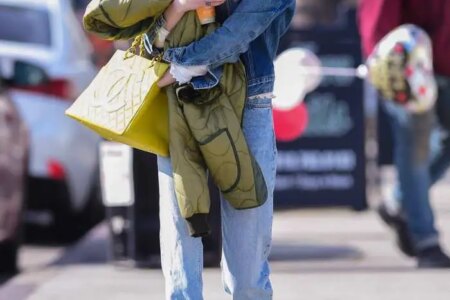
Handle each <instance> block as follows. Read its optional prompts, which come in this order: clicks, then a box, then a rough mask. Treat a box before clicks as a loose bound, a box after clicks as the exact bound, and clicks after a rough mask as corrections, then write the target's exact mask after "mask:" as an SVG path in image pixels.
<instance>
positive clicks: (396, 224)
mask: <svg viewBox="0 0 450 300" xmlns="http://www.w3.org/2000/svg"><path fill="white" fill-rule="evenodd" d="M377 212H378V215H379V216H380V218H381V220H383V222H384V223H386V225H388V226H389V227H390V228H391V229H392V230H393V231H394V232H395V235H396V239H397V246H398V247H399V249H400V250H401V251H402V252H403V253H404V254H405V255H407V256H411V257H414V256H416V253H415V251H414V244H413V241H412V238H411V235H410V233H409V230H408V223H407V222H406V218H405V217H404V216H402V215H401V214H391V213H390V212H389V211H388V209H387V208H386V206H385V205H384V204H381V205H380V206H379V207H378V209H377Z"/></svg>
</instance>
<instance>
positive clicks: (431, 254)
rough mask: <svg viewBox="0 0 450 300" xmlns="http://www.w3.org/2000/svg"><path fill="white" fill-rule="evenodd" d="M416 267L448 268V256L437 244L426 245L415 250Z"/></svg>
mask: <svg viewBox="0 0 450 300" xmlns="http://www.w3.org/2000/svg"><path fill="white" fill-rule="evenodd" d="M417 267H418V268H419V269H427V268H450V257H448V256H447V254H445V253H444V251H442V249H441V247H440V246H439V245H436V246H432V247H428V248H425V249H422V250H420V251H417Z"/></svg>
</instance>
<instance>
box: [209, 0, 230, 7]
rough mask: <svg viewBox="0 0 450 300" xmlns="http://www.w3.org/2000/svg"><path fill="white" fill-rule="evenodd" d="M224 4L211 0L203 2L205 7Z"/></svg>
mask: <svg viewBox="0 0 450 300" xmlns="http://www.w3.org/2000/svg"><path fill="white" fill-rule="evenodd" d="M224 3H225V0H211V1H205V6H219V5H222V4H224ZM208 4H209V5H208Z"/></svg>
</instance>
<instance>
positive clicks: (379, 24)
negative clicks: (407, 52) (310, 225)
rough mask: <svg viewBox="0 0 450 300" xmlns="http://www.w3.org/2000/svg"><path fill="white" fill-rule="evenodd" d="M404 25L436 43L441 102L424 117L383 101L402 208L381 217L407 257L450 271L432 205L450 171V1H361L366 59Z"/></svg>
mask: <svg viewBox="0 0 450 300" xmlns="http://www.w3.org/2000/svg"><path fill="white" fill-rule="evenodd" d="M402 24H414V25H417V26H419V27H421V28H422V29H424V30H425V31H426V32H427V33H428V35H429V36H430V38H431V40H432V44H433V60H434V70H435V73H436V76H435V77H436V82H437V84H438V99H437V102H436V105H435V108H434V109H432V110H430V111H428V112H426V113H422V114H412V113H409V112H408V111H406V110H405V109H403V108H402V107H400V106H398V105H396V104H394V103H393V101H383V102H384V104H383V105H384V108H385V110H386V112H387V114H388V116H389V119H390V123H391V127H392V130H393V138H394V163H395V167H396V169H397V172H398V178H399V182H398V188H397V191H396V193H395V199H396V200H398V202H399V204H400V205H399V206H398V207H399V209H398V210H395V209H392V207H394V206H392V205H386V203H384V204H382V205H381V206H380V207H379V209H378V212H379V214H380V216H381V217H382V219H383V220H384V221H385V222H386V223H387V224H388V225H390V226H391V227H392V228H393V229H394V230H395V232H396V234H397V238H398V244H399V246H400V249H401V250H402V251H403V253H405V254H407V255H409V256H416V257H417V261H418V267H419V268H450V258H449V257H448V256H447V255H446V254H445V253H444V251H443V250H442V248H441V246H440V243H439V233H438V231H437V229H436V227H435V224H434V223H435V218H434V215H433V210H432V207H431V205H430V200H429V190H430V188H431V187H432V185H433V184H434V183H436V182H437V181H438V180H439V179H440V178H441V177H442V175H443V174H444V173H445V171H446V170H447V168H448V167H449V165H450V59H449V58H448V54H449V53H450V0H434V1H422V0H361V2H360V6H359V26H360V33H361V38H362V43H363V50H364V53H365V55H366V56H367V55H368V54H369V53H371V52H372V50H373V49H374V46H375V45H376V44H377V43H378V42H379V41H380V40H381V39H382V38H383V37H384V36H385V35H386V34H388V33H389V32H390V31H391V30H393V29H394V28H396V27H398V26H399V25H402ZM436 123H438V125H439V126H440V128H441V129H442V133H443V135H442V136H443V139H442V140H441V144H440V145H439V147H437V148H436V147H434V148H436V149H433V147H431V145H432V143H431V142H430V139H431V137H432V133H433V130H434V129H435V128H436V126H435V125H436Z"/></svg>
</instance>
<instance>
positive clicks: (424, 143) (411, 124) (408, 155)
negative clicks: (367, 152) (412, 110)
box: [384, 77, 450, 250]
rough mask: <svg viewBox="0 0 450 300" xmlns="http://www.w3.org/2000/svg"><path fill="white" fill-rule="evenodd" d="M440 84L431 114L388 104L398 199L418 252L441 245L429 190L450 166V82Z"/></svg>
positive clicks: (447, 79) (445, 80)
mask: <svg viewBox="0 0 450 300" xmlns="http://www.w3.org/2000/svg"><path fill="white" fill-rule="evenodd" d="M437 82H438V86H439V94H438V100H437V103H436V108H435V110H432V111H429V112H427V113H424V114H420V115H412V114H409V113H407V112H406V111H405V110H404V109H402V108H400V107H398V106H397V105H395V104H393V103H392V102H391V101H384V102H385V108H386V112H387V114H388V116H389V119H390V123H391V126H392V130H393V138H394V163H395V166H396V168H397V172H398V178H399V182H398V187H397V190H396V199H398V200H399V201H400V206H401V207H402V209H403V212H404V214H405V216H406V218H407V221H408V226H409V230H410V232H411V235H412V238H413V241H414V244H415V247H416V248H417V250H420V249H423V248H426V247H430V246H433V245H437V244H438V243H439V239H438V232H437V230H436V228H435V224H434V223H435V220H434V215H433V211H432V207H431V203H430V199H429V190H430V188H431V187H432V186H433V184H434V183H436V182H437V181H438V180H439V179H440V178H441V177H442V175H443V174H444V173H445V171H446V170H447V169H448V167H449V166H450V135H449V134H450V78H443V77H438V78H437ZM436 121H437V123H438V124H436ZM436 125H439V126H436Z"/></svg>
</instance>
